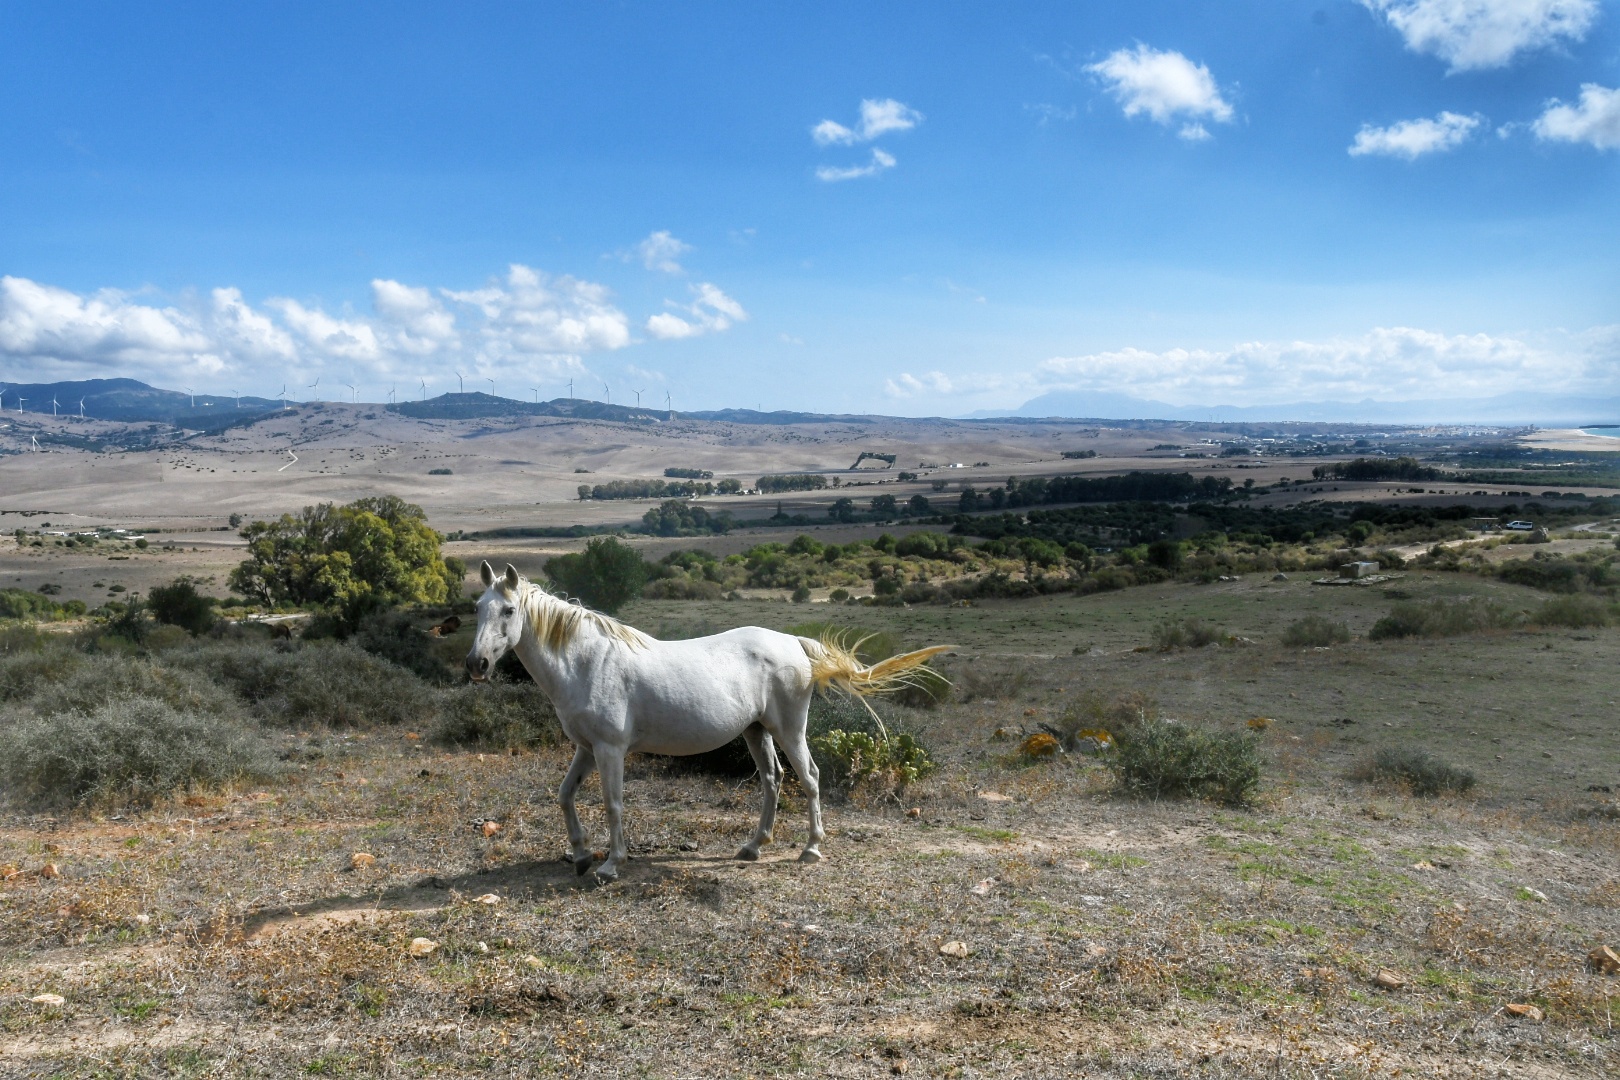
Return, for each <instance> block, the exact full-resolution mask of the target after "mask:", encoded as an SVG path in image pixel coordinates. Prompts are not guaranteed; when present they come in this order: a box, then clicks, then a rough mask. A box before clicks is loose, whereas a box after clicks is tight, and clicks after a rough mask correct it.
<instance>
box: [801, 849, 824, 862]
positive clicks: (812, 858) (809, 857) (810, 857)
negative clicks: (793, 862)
mask: <svg viewBox="0 0 1620 1080" xmlns="http://www.w3.org/2000/svg"><path fill="white" fill-rule="evenodd" d="M799 861H800V862H802V863H813V862H820V861H821V852H819V851H816V850H815V849H814V848H805V849H804V850H803V851H801V852H799Z"/></svg>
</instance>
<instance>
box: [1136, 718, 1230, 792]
mask: <svg viewBox="0 0 1620 1080" xmlns="http://www.w3.org/2000/svg"><path fill="white" fill-rule="evenodd" d="M1113 735H1114V740H1115V742H1114V750H1113V752H1112V753H1110V754H1109V757H1108V765H1109V768H1110V769H1112V770H1113V772H1114V775H1115V777H1116V778H1117V780H1118V781H1119V785H1120V787H1121V788H1123V789H1124V790H1125V791H1128V792H1130V793H1131V794H1133V795H1145V796H1148V797H1151V798H1156V799H1157V798H1166V797H1173V796H1193V797H1197V798H1206V799H1213V800H1214V801H1216V802H1219V803H1225V804H1228V805H1236V804H1239V803H1244V802H1247V801H1248V800H1249V797H1250V796H1251V795H1252V794H1253V792H1254V789H1255V787H1256V786H1258V785H1259V783H1260V772H1261V757H1260V743H1259V739H1258V738H1257V737H1256V736H1255V735H1254V734H1252V733H1249V732H1232V731H1219V730H1215V729H1211V728H1205V727H1200V726H1198V725H1194V724H1182V723H1177V722H1176V721H1174V720H1143V721H1141V722H1138V723H1134V724H1130V725H1128V726H1126V727H1123V728H1121V729H1120V730H1119V731H1116V732H1114V733H1113Z"/></svg>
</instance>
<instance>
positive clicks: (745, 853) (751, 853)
mask: <svg viewBox="0 0 1620 1080" xmlns="http://www.w3.org/2000/svg"><path fill="white" fill-rule="evenodd" d="M732 858H733V859H738V860H741V861H742V862H757V861H759V849H757V848H747V847H745V848H742V849H741V850H739V851H738V852H737V854H735V855H733V856H732Z"/></svg>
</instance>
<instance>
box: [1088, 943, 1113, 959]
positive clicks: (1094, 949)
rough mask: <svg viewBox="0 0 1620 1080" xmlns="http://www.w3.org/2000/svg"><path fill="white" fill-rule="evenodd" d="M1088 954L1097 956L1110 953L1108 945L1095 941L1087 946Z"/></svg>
mask: <svg viewBox="0 0 1620 1080" xmlns="http://www.w3.org/2000/svg"><path fill="white" fill-rule="evenodd" d="M1086 955H1087V956H1090V957H1093V958H1096V957H1103V956H1107V955H1108V946H1106V945H1099V944H1097V943H1096V942H1095V941H1093V942H1092V943H1091V944H1089V945H1087V946H1086Z"/></svg>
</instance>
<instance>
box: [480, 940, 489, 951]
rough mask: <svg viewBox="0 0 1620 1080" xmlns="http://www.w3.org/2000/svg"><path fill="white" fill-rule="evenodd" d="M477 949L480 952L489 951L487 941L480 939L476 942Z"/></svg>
mask: <svg viewBox="0 0 1620 1080" xmlns="http://www.w3.org/2000/svg"><path fill="white" fill-rule="evenodd" d="M478 951H479V952H481V953H487V952H489V945H488V944H487V943H485V942H482V941H480V942H479V943H478Z"/></svg>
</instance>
